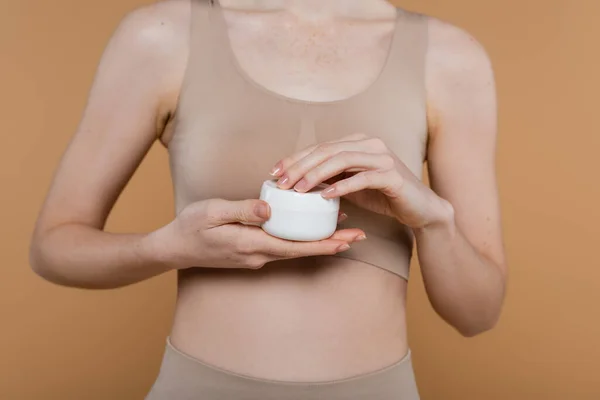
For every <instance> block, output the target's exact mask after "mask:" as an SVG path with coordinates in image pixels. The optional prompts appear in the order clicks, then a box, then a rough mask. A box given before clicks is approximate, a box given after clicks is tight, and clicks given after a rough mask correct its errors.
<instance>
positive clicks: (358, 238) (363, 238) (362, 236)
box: [354, 235, 367, 242]
mask: <svg viewBox="0 0 600 400" xmlns="http://www.w3.org/2000/svg"><path fill="white" fill-rule="evenodd" d="M363 240H367V235H358V236H357V237H356V238H355V239H354V241H355V242H362V241H363Z"/></svg>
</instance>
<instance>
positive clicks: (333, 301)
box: [172, 257, 408, 380]
mask: <svg viewBox="0 0 600 400" xmlns="http://www.w3.org/2000/svg"><path fill="white" fill-rule="evenodd" d="M406 262H408V261H406ZM179 288H180V290H179V296H178V302H177V311H176V315H175V322H174V327H173V332H172V339H173V341H174V343H175V344H176V345H177V346H178V347H179V348H181V349H182V350H183V351H184V352H186V353H188V354H190V355H192V356H194V357H197V358H199V359H202V360H205V361H207V362H208V363H211V364H214V365H218V366H221V367H224V368H227V369H229V370H232V371H234V372H239V373H246V374H250V375H256V376H259V377H265V378H269V379H282V380H286V379H288V378H289V379H291V380H294V379H301V380H302V379H307V380H311V379H317V380H318V379H339V378H342V377H343V375H344V374H349V375H348V376H350V375H352V374H360V373H365V372H368V371H371V370H374V369H377V368H380V367H382V366H385V365H389V364H391V363H393V362H394V361H397V359H399V358H400V357H401V356H402V355H404V354H405V353H406V351H407V344H406V328H405V294H406V281H405V280H404V279H402V278H400V277H399V276H397V275H394V274H391V273H390V272H388V271H385V270H382V269H379V268H376V267H373V266H370V265H368V264H364V263H361V262H358V261H354V260H349V259H344V258H339V257H318V258H310V259H301V260H290V261H285V262H277V263H273V264H268V265H267V266H266V267H265V268H264V269H262V270H260V271H241V270H230V271H225V270H209V269H197V270H188V271H185V272H182V273H181V274H180V285H179Z"/></svg>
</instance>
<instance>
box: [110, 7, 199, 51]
mask: <svg viewBox="0 0 600 400" xmlns="http://www.w3.org/2000/svg"><path fill="white" fill-rule="evenodd" d="M190 4H191V0H163V1H158V2H155V3H152V4H149V5H144V6H141V7H138V8H135V9H133V10H131V11H130V12H128V13H127V14H126V15H125V16H124V17H123V18H122V20H121V22H120V24H119V26H118V28H117V30H116V32H115V36H118V37H122V38H123V39H124V40H131V41H132V44H135V45H137V46H138V48H139V49H141V50H145V51H151V52H158V53H161V52H169V51H172V50H173V49H174V50H177V49H180V48H186V47H187V40H188V36H189V35H188V33H189V24H190V15H191V12H190V10H191V5H190Z"/></svg>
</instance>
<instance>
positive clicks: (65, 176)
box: [31, 0, 506, 400]
mask: <svg viewBox="0 0 600 400" xmlns="http://www.w3.org/2000/svg"><path fill="white" fill-rule="evenodd" d="M157 138H159V139H160V140H161V141H162V143H163V144H164V145H165V146H166V147H167V148H168V151H169V155H170V160H171V170H172V176H173V182H174V189H175V199H176V207H177V216H176V218H175V219H174V220H173V222H171V223H170V224H168V225H166V226H164V227H161V228H160V229H158V230H156V231H154V232H151V233H140V234H119V235H117V234H111V233H108V232H103V226H104V223H105V221H106V218H107V215H108V214H109V212H110V210H111V208H112V206H113V204H114V202H115V200H116V199H117V197H118V196H119V194H120V192H121V190H122V189H123V187H124V186H125V185H126V183H127V182H128V180H129V179H130V177H131V176H132V174H133V173H134V171H135V169H136V168H137V166H138V164H139V163H140V162H141V160H142V159H143V158H144V155H145V154H146V152H147V151H148V150H149V148H150V147H151V146H152V144H153V142H154V141H155V140H156V139H157ZM495 141H496V104H495V93H494V82H493V73H492V69H491V66H490V63H489V60H488V58H487V56H486V54H485V52H484V51H483V49H482V48H481V47H480V46H479V45H478V44H477V43H476V41H475V40H474V39H472V38H471V37H470V36H468V35H467V34H466V33H465V32H463V31H461V30H460V29H458V28H455V27H453V26H451V25H449V24H446V23H444V22H441V21H439V20H436V19H433V18H429V17H425V16H422V15H417V14H413V13H410V12H407V11H404V10H400V9H396V8H395V7H393V6H392V5H391V4H389V3H387V2H386V1H385V0H318V1H316V0H314V1H308V0H263V1H252V2H248V1H243V0H227V1H226V0H222V1H221V2H218V1H215V2H208V1H197V0H191V6H190V2H189V1H187V0H185V1H184V0H181V1H168V2H161V3H157V4H155V5H152V6H148V7H144V8H141V9H138V10H136V11H134V12H132V13H131V14H130V15H129V16H128V17H127V18H126V19H124V20H123V22H122V23H121V25H120V27H119V28H118V30H117V31H116V32H115V34H114V36H113V38H112V40H111V41H110V44H109V46H108V47H107V49H106V52H105V54H104V56H103V58H102V61H101V63H100V66H99V70H98V72H97V76H96V79H95V82H94V85H93V89H92V91H91V94H90V97H89V103H88V105H87V108H86V111H85V113H84V115H83V119H82V122H81V124H80V127H79V129H78V131H77V132H76V134H75V136H74V138H73V140H72V142H71V143H70V145H69V147H68V150H67V151H66V153H65V155H64V157H63V160H62V162H61V164H60V167H59V169H58V172H57V174H56V176H55V178H54V182H53V184H52V187H51V190H50V192H49V194H48V198H47V200H46V202H45V204H44V206H43V210H42V212H41V214H40V217H39V220H38V224H37V229H36V231H35V234H34V237H33V241H32V250H31V261H32V266H33V268H34V270H35V271H36V272H37V273H38V274H40V275H41V276H42V277H44V278H46V279H48V280H50V281H52V282H55V283H58V284H62V285H66V286H76V287H82V288H115V287H120V286H125V285H129V284H133V283H136V282H139V281H142V280H145V279H148V278H151V277H153V276H156V275H159V274H162V273H165V272H168V271H173V270H177V271H178V274H179V295H178V301H177V308H176V313H175V319H174V324H173V328H172V332H171V335H170V338H169V340H168V343H167V349H166V352H165V357H164V360H163V365H162V367H161V372H160V375H159V377H158V379H157V381H156V383H155V385H154V387H153V388H152V390H151V392H150V394H149V396H148V398H149V399H192V398H194V399H195V398H202V399H207V400H212V399H267V400H268V399H366V398H368V399H385V400H387V399H410V400H414V399H418V393H417V388H416V384H415V381H414V377H413V373H412V367H411V361H410V350H409V346H408V343H407V336H406V326H405V295H406V288H407V279H408V266H409V261H410V257H411V249H412V245H413V240H414V241H416V247H417V250H418V256H419V260H420V264H421V267H422V270H423V276H424V281H425V285H426V289H427V293H428V295H429V298H430V300H431V303H432V305H433V307H434V308H435V310H436V311H437V312H438V313H439V315H440V316H441V317H442V318H444V319H445V320H446V321H447V322H448V323H449V324H451V325H452V326H454V327H455V328H456V329H457V330H458V331H459V332H460V333H461V334H463V335H465V336H473V335H476V334H479V333H481V332H484V331H486V330H488V329H490V328H492V327H493V326H494V324H495V323H496V321H497V319H498V316H499V314H500V310H501V304H502V301H503V296H504V286H505V275H506V267H505V261H504V254H503V245H502V240H501V228H500V216H499V215H500V213H499V207H498V198H497V190H496V180H495V171H494V153H495V146H496V144H495ZM425 161H427V162H428V171H429V174H430V181H431V186H432V189H433V190H431V189H429V188H428V187H427V186H425V185H424V184H423V183H421V170H422V166H423V163H424V162H425ZM268 172H270V173H271V174H272V176H274V177H275V178H276V179H277V180H278V184H279V186H280V187H282V188H285V189H294V190H297V191H300V192H304V191H307V190H310V189H311V188H312V187H314V186H315V185H317V184H318V183H320V182H328V183H329V184H331V186H329V190H328V191H326V193H324V196H326V197H342V208H343V210H344V212H345V214H342V215H341V218H340V220H344V219H345V218H346V217H347V220H345V221H343V222H342V221H341V222H340V229H339V230H338V231H337V232H336V233H335V234H334V235H333V236H332V237H331V238H330V239H327V240H323V241H320V242H311V243H299V242H298V243H297V242H291V241H285V240H280V239H276V238H274V237H271V236H269V235H267V234H266V233H265V232H263V231H262V230H261V229H260V228H258V227H256V226H253V224H254V225H255V224H258V223H260V222H262V221H265V220H267V219H268V218H269V212H270V210H269V207H268V206H267V205H266V204H265V203H263V202H261V201H259V200H257V199H256V198H257V195H258V192H259V189H260V185H261V183H262V182H263V181H264V179H265V178H266V177H267V176H268V175H267V173H268ZM346 214H347V215H346Z"/></svg>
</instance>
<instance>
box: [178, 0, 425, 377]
mask: <svg viewBox="0 0 600 400" xmlns="http://www.w3.org/2000/svg"><path fill="white" fill-rule="evenodd" d="M232 3H235V2H232ZM192 5H193V6H192V14H191V37H190V50H189V57H188V66H187V72H186V76H185V79H184V84H183V87H182V91H181V94H180V101H179V104H178V110H177V116H176V119H175V124H174V131H173V133H172V137H171V139H170V140H169V144H168V146H169V153H170V160H171V168H172V176H173V183H174V189H175V200H176V207H177V211H180V210H181V209H182V208H184V207H185V206H186V205H188V204H190V203H192V202H195V201H200V200H204V199H210V198H224V199H228V200H240V199H246V198H257V197H258V193H259V190H260V184H261V183H262V182H263V181H264V180H265V179H268V171H269V170H270V168H271V167H272V166H273V165H274V164H275V162H277V161H278V160H279V159H281V158H283V157H285V156H287V155H290V154H292V153H293V152H295V151H296V150H298V149H300V148H303V147H305V146H308V145H310V144H313V143H318V142H323V141H328V140H335V139H337V138H341V137H343V136H347V135H350V134H353V133H359V132H360V133H365V134H368V135H373V136H378V137H381V138H382V139H383V140H384V141H385V142H386V143H387V144H388V146H389V147H390V148H391V149H392V150H393V151H394V152H395V153H396V154H397V155H398V156H399V157H400V158H401V159H402V160H403V162H404V163H405V164H407V166H408V167H409V168H410V169H411V170H412V171H413V172H414V173H415V174H416V175H417V176H421V167H422V163H423V160H424V157H425V146H426V140H427V123H426V112H425V109H426V107H425V90H424V53H425V49H426V26H425V24H426V23H425V20H424V19H423V18H421V17H420V16H417V15H414V14H410V13H407V12H404V11H396V10H395V9H394V8H393V7H391V6H389V5H386V4H385V3H384V2H381V4H379V5H377V6H376V7H374V8H373V9H372V10H371V9H370V10H369V11H372V12H373V14H372V15H373V19H372V20H371V21H367V20H365V19H364V18H361V19H352V18H345V19H343V20H342V19H340V20H338V21H335V22H333V21H332V22H328V23H324V24H323V23H321V22H315V23H314V24H311V23H308V22H302V21H303V20H302V19H295V18H294V17H292V14H290V13H285V12H279V11H275V12H268V13H244V12H240V11H235V12H234V11H231V10H227V11H225V10H221V9H220V8H219V7H218V4H217V5H216V6H215V7H210V6H209V4H208V2H204V1H197V0H192ZM319 24H321V25H319ZM319 26H320V27H319ZM342 207H343V208H344V210H345V211H346V212H347V214H348V215H349V219H348V220H347V221H346V222H345V223H344V225H346V226H349V227H359V228H362V229H364V230H365V231H366V233H367V236H368V239H367V241H365V242H361V243H357V244H355V245H353V248H352V250H351V251H349V252H347V253H343V254H341V255H340V256H335V257H315V258H308V259H298V260H290V261H285V262H276V263H271V264H267V266H265V267H264V268H263V269H262V270H259V271H242V270H216V269H210V268H193V269H189V270H186V271H182V272H181V273H180V275H179V295H178V302H177V310H176V314H175V321H174V327H173V331H172V341H173V343H174V345H175V346H176V347H178V348H179V349H181V350H182V351H184V352H186V353H188V354H190V355H192V356H194V357H196V358H199V359H201V360H203V361H206V362H208V363H211V364H213V365H216V366H220V367H223V368H226V369H228V370H231V371H234V372H238V373H242V374H246V375H251V376H257V377H261V378H268V379H276V380H290V381H319V380H331V379H339V378H345V377H348V376H353V375H358V374H362V373H366V372H370V371H373V370H376V369H378V368H381V367H383V366H386V365H390V364H392V363H394V362H396V361H398V360H399V359H400V358H402V357H403V355H404V354H405V353H406V351H407V348H408V345H407V339H406V327H405V295H406V286H407V281H406V279H407V278H408V265H409V262H410V256H411V250H412V240H411V236H410V234H409V232H408V230H407V229H405V228H404V227H402V226H400V225H399V224H398V223H397V222H395V221H392V220H390V219H389V218H384V217H381V216H378V215H376V214H372V213H369V212H366V211H364V210H361V209H358V208H356V207H354V206H353V205H351V204H349V203H346V202H343V205H342Z"/></svg>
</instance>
